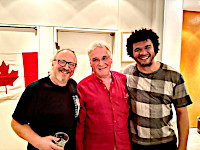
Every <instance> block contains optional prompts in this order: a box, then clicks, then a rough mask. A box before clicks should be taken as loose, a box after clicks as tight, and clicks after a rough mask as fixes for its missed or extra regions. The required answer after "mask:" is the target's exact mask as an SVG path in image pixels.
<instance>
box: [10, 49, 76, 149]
mask: <svg viewBox="0 0 200 150" xmlns="http://www.w3.org/2000/svg"><path fill="white" fill-rule="evenodd" d="M76 63H77V60H76V55H75V53H74V51H72V50H70V49H63V50H60V51H58V52H57V53H56V55H55V56H54V58H53V61H52V72H51V74H50V76H48V77H45V78H42V79H40V80H38V81H35V82H33V83H31V84H30V85H28V86H27V87H26V89H25V91H24V92H23V94H22V96H21V98H20V100H19V103H18V105H17V107H16V109H15V111H14V113H13V115H12V117H13V119H12V122H11V126H12V128H13V130H14V131H15V132H16V134H17V135H18V136H19V137H21V138H23V139H24V140H26V141H28V150H36V149H42V150H50V149H54V150H63V149H65V150H69V149H70V150H75V149H76V148H75V147H76V144H75V131H76V118H77V116H78V110H79V107H78V96H77V92H76V81H74V80H73V79H71V78H70V77H71V76H72V75H73V74H74V71H75V68H76ZM57 132H65V133H67V134H68V135H69V141H68V143H66V145H65V148H62V147H60V146H57V145H56V144H55V142H56V141H58V140H60V139H59V138H56V137H54V135H55V133H57Z"/></svg>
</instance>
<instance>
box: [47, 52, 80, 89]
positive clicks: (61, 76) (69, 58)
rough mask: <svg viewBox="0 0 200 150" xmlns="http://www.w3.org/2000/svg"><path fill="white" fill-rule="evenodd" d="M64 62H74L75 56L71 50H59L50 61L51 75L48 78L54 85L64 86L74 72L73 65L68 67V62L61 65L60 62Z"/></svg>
mask: <svg viewBox="0 0 200 150" xmlns="http://www.w3.org/2000/svg"><path fill="white" fill-rule="evenodd" d="M63 60H64V61H63ZM65 62H72V63H76V57H75V55H74V54H73V53H72V52H71V51H68V50H64V51H61V52H60V53H58V54H57V56H56V57H55V59H54V61H53V62H52V75H51V76H50V78H51V80H52V82H53V83H54V84H56V85H60V86H65V85H66V84H67V81H68V80H69V78H70V77H71V76H72V75H73V74H74V71H75V67H70V66H69V64H66V65H65V66H64V67H63V65H62V64H63V63H65Z"/></svg>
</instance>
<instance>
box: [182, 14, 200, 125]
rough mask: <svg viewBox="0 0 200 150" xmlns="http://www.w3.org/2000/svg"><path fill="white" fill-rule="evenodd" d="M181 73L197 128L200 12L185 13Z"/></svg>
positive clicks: (191, 117)
mask: <svg viewBox="0 0 200 150" xmlns="http://www.w3.org/2000/svg"><path fill="white" fill-rule="evenodd" d="M181 47H182V48H181V64H180V71H181V73H182V74H183V77H184V79H185V82H186V85H187V87H188V91H189V93H190V96H191V98H192V101H193V104H192V105H190V106H189V107H188V113H189V120H190V127H197V116H200V12H192V11H184V12H183V29H182V46H181Z"/></svg>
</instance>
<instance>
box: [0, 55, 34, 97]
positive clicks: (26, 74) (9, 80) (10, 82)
mask: <svg viewBox="0 0 200 150" xmlns="http://www.w3.org/2000/svg"><path fill="white" fill-rule="evenodd" d="M36 80H38V52H22V53H3V54H1V56H0V100H18V99H19V98H20V96H21V94H22V92H23V91H24V89H25V87H26V86H27V85H28V84H30V83H32V82H33V81H36Z"/></svg>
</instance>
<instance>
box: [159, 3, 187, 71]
mask: <svg viewBox="0 0 200 150" xmlns="http://www.w3.org/2000/svg"><path fill="white" fill-rule="evenodd" d="M174 8H176V9H174ZM182 20H183V0H165V16H164V30H163V51H162V61H163V62H164V63H166V64H168V65H170V66H172V67H174V68H175V69H176V70H178V71H179V70H180V56H181V38H182Z"/></svg>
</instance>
